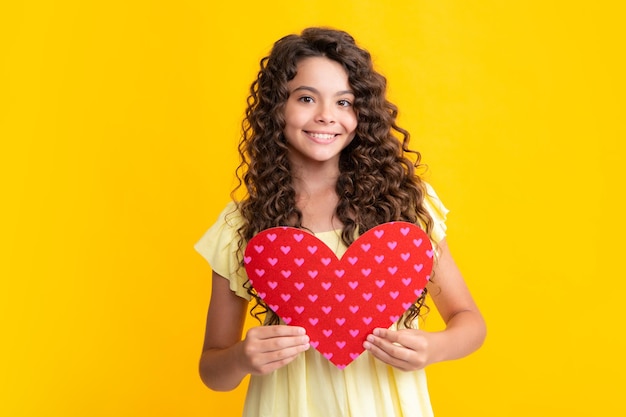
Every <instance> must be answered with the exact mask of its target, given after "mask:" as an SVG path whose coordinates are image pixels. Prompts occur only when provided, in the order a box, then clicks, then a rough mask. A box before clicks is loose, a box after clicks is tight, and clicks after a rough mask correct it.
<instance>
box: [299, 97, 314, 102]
mask: <svg viewBox="0 0 626 417" xmlns="http://www.w3.org/2000/svg"><path fill="white" fill-rule="evenodd" d="M298 101H301V102H303V103H313V102H314V100H313V97H311V96H302V97H300V98H299V99H298Z"/></svg>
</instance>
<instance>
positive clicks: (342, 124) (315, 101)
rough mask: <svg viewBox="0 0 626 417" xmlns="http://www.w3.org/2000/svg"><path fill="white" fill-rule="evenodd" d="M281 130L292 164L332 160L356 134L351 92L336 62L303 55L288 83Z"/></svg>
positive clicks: (300, 164)
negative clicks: (283, 123)
mask: <svg viewBox="0 0 626 417" xmlns="http://www.w3.org/2000/svg"><path fill="white" fill-rule="evenodd" d="M287 85H288V88H289V98H288V100H287V103H286V106H285V121H286V125H285V129H284V131H283V133H284V134H285V137H286V139H287V144H288V146H289V159H290V161H291V162H292V164H294V166H300V167H303V166H306V165H310V164H313V165H315V164H324V163H332V164H336V165H337V166H338V163H339V154H340V152H341V151H342V150H343V149H344V148H345V147H346V146H348V144H349V143H350V142H351V141H352V139H353V138H354V135H355V129H356V126H357V120H356V114H355V112H354V108H353V107H352V105H353V103H354V93H353V92H352V89H351V88H350V85H349V84H348V74H347V73H346V71H345V70H344V68H343V67H342V66H341V64H339V63H338V62H335V61H332V60H330V59H328V58H323V57H312V58H305V59H303V60H302V61H300V62H299V64H298V70H297V74H296V76H295V77H294V79H293V80H291V81H290V82H289V83H288V84H287Z"/></svg>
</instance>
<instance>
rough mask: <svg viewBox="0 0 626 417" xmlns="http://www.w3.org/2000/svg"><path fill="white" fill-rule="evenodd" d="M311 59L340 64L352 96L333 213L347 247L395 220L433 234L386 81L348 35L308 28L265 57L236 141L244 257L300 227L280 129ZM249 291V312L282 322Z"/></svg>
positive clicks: (413, 312) (416, 160)
mask: <svg viewBox="0 0 626 417" xmlns="http://www.w3.org/2000/svg"><path fill="white" fill-rule="evenodd" d="M309 57H326V58H328V59H331V60H333V61H336V62H338V63H339V64H341V65H342V66H343V68H344V69H345V70H346V72H347V74H348V82H349V84H350V87H351V89H352V91H353V92H354V96H355V99H354V103H353V106H354V107H353V108H354V111H355V113H356V116H357V128H356V135H355V137H354V139H353V141H352V142H351V143H350V144H349V145H348V146H347V147H346V148H345V149H344V150H343V151H342V152H341V155H340V160H339V171H340V174H339V178H338V180H337V185H336V192H337V195H338V197H339V202H338V204H337V207H336V211H335V215H336V217H337V218H338V219H339V220H340V221H341V222H342V224H343V230H342V234H341V238H342V240H343V242H344V243H345V244H346V245H350V244H351V243H352V242H353V241H354V240H355V238H356V236H358V235H360V234H362V233H364V232H366V231H367V230H369V229H371V228H372V227H375V226H377V225H379V224H381V223H385V222H391V221H408V222H412V223H415V224H418V225H420V226H421V227H422V228H423V229H424V230H425V231H426V232H427V233H428V234H429V235H430V234H431V231H432V228H433V220H432V218H431V216H430V215H429V213H428V211H427V210H426V209H425V207H424V204H423V200H424V194H425V186H424V183H423V181H422V180H421V178H420V177H419V175H418V174H417V172H416V168H418V167H420V166H421V164H420V160H421V155H420V153H419V152H417V151H414V150H411V149H410V148H409V138H410V135H409V132H407V131H406V130H405V129H403V128H401V127H400V126H398V125H397V123H396V118H397V115H398V109H397V107H396V106H395V105H394V104H392V103H390V102H389V101H388V100H387V98H386V88H387V81H386V79H385V77H384V76H382V75H381V74H379V73H378V72H376V71H375V70H374V67H373V63H372V59H371V55H370V54H369V52H368V51H366V50H365V49H363V48H361V47H359V46H358V45H357V44H356V43H355V40H354V38H353V37H352V36H351V35H349V34H348V33H346V32H344V31H340V30H334V29H329V28H307V29H305V30H303V31H302V33H301V34H300V35H288V36H285V37H283V38H282V39H280V40H278V41H277V42H276V43H275V44H274V46H273V48H272V50H271V52H270V54H269V56H266V57H264V58H263V59H261V62H260V70H259V72H258V75H257V78H256V80H255V81H254V82H253V83H252V85H251V87H250V95H249V96H248V99H247V108H246V113H245V118H244V120H243V123H242V137H241V141H240V143H239V153H240V156H241V163H240V165H239V167H238V168H237V178H238V180H239V184H238V186H237V187H236V188H235V190H234V191H233V199H235V200H236V198H235V197H234V195H235V194H236V192H237V191H238V190H239V189H240V188H243V187H245V191H246V192H247V193H246V196H245V197H244V198H243V199H242V200H241V201H239V202H237V208H238V210H239V212H240V213H241V216H242V217H243V225H242V226H241V227H240V228H239V230H238V233H239V237H240V239H239V252H240V253H239V255H240V257H241V258H242V256H241V253H242V252H243V249H244V247H245V244H246V242H247V241H248V240H249V239H251V238H252V237H253V236H254V235H255V234H256V233H258V232H260V231H262V230H264V229H267V228H270V227H276V226H291V227H297V228H302V213H301V212H300V210H299V209H298V207H297V206H296V192H295V190H294V187H293V183H292V175H291V169H290V165H289V160H288V158H287V152H288V150H287V145H286V141H285V138H284V136H283V129H284V126H285V118H284V108H285V104H286V102H287V99H288V97H289V90H288V87H287V83H288V82H289V81H290V80H292V79H293V78H294V77H295V76H296V71H297V67H298V63H299V62H300V61H301V60H302V59H304V58H309ZM409 154H410V155H411V156H412V158H409ZM246 288H247V290H248V292H249V293H250V295H251V296H253V297H254V298H255V299H256V303H255V305H253V307H252V310H251V313H252V314H253V315H254V316H255V317H257V318H259V316H260V315H263V314H265V313H267V317H266V319H265V323H266V324H276V323H278V322H279V320H278V317H277V316H276V315H275V314H274V313H273V312H272V311H271V310H270V309H268V308H267V306H266V305H265V304H264V303H263V301H262V300H261V299H260V298H259V297H258V296H257V295H256V294H255V292H254V290H253V289H252V288H251V286H250V283H249V282H247V283H246ZM425 297H426V290H424V292H423V293H422V295H421V297H419V299H418V300H417V301H416V302H415V304H414V305H413V306H412V307H411V309H410V310H409V313H408V314H407V315H406V316H405V320H404V324H405V325H407V326H408V325H410V323H411V322H412V321H413V320H414V319H415V318H416V317H418V316H419V314H420V309H421V308H422V306H424V301H425Z"/></svg>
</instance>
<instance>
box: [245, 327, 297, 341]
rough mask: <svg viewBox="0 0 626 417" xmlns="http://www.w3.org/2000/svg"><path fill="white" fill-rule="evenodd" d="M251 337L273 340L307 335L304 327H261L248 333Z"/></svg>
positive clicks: (254, 328)
mask: <svg viewBox="0 0 626 417" xmlns="http://www.w3.org/2000/svg"><path fill="white" fill-rule="evenodd" d="M248 334H249V335H250V336H251V337H255V338H257V339H272V338H275V337H289V336H303V335H305V334H306V330H305V329H304V327H298V326H285V325H276V326H259V327H253V328H252V329H250V330H249V331H248Z"/></svg>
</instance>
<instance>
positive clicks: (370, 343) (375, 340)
mask: <svg viewBox="0 0 626 417" xmlns="http://www.w3.org/2000/svg"><path fill="white" fill-rule="evenodd" d="M363 347H364V348H365V349H366V350H368V351H369V352H370V353H371V354H372V355H373V356H374V357H375V358H377V359H379V360H381V361H383V362H385V363H386V364H388V365H391V366H393V367H395V368H398V369H400V370H402V371H415V370H418V369H422V368H424V367H425V366H426V365H428V364H430V363H431V362H430V361H431V360H432V359H431V354H430V352H431V349H432V343H430V334H429V333H427V332H424V331H422V330H416V329H401V330H389V329H380V328H378V329H374V332H373V333H372V334H370V335H369V336H367V340H366V341H365V342H364V343H363Z"/></svg>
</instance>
